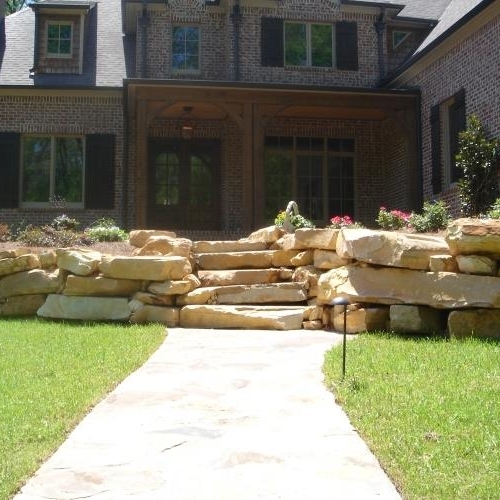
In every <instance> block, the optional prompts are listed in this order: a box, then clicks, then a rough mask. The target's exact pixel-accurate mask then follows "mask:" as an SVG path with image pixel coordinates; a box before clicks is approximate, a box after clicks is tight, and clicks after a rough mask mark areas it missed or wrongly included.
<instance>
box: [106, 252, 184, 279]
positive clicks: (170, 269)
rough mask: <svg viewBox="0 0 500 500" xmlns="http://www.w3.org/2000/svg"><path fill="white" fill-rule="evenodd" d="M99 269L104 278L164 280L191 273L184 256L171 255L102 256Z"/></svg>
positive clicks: (180, 277)
mask: <svg viewBox="0 0 500 500" xmlns="http://www.w3.org/2000/svg"><path fill="white" fill-rule="evenodd" d="M99 270H100V271H101V273H102V274H103V275H104V276H105V277H106V278H118V279H132V280H147V281H164V280H181V279H183V278H184V277H185V276H187V275H188V274H190V273H191V271H192V269H191V264H190V262H189V260H188V259H186V257H180V256H177V255H172V256H140V257H125V256H111V255H106V256H103V258H102V261H101V263H100V264H99Z"/></svg>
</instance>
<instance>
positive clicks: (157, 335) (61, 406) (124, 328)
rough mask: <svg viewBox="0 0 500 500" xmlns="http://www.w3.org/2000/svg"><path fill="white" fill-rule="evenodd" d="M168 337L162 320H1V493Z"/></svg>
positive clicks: (7, 494) (29, 472)
mask: <svg viewBox="0 0 500 500" xmlns="http://www.w3.org/2000/svg"><path fill="white" fill-rule="evenodd" d="M164 336H165V328H164V327H163V326H161V325H145V326H143V325H133V326H132V325H124V324H109V323H99V324H95V323H94V324H82V323H62V322H49V321H43V320H36V319H29V320H24V319H22V320H21V319H7V320H5V319H2V320H0V450H1V452H0V499H2V500H4V499H7V498H10V497H11V496H12V495H13V494H14V493H15V492H16V491H17V490H18V488H20V487H21V486H22V484H23V483H24V482H25V481H26V480H27V479H28V478H29V476H30V475H32V473H33V472H34V471H35V470H36V469H37V468H38V467H39V466H40V464H41V463H42V462H43V461H44V460H45V459H46V458H47V457H48V456H50V455H51V454H52V452H53V451H54V450H55V449H56V448H57V447H58V446H59V445H60V444H61V443H62V441H63V440H64V439H65V437H66V436H67V434H68V433H69V431H71V430H72V429H73V428H74V427H75V425H76V424H77V423H78V422H79V421H80V420H81V419H82V417H83V416H84V415H85V414H86V413H87V412H88V411H89V409H90V408H91V407H92V406H93V405H95V404H96V403H97V402H98V401H99V400H100V399H102V397H103V396H104V395H106V394H107V393H108V392H109V391H110V390H112V389H113V388H114V387H115V386H116V385H117V384H118V383H119V382H120V381H121V380H123V379H124V378H125V376H126V375H128V374H129V373H131V372H132V371H133V370H135V369H136V368H138V367H139V366H141V364H143V363H144V361H145V360H146V359H147V358H148V357H149V356H150V355H151V354H152V353H153V352H154V351H155V350H156V349H157V348H158V346H159V345H160V343H161V342H162V341H163V339H164Z"/></svg>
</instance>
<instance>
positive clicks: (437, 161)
mask: <svg viewBox="0 0 500 500" xmlns="http://www.w3.org/2000/svg"><path fill="white" fill-rule="evenodd" d="M430 125H431V168H432V194H438V193H440V192H441V189H442V187H441V184H442V180H441V129H440V125H439V104H436V105H435V106H432V108H431V119H430Z"/></svg>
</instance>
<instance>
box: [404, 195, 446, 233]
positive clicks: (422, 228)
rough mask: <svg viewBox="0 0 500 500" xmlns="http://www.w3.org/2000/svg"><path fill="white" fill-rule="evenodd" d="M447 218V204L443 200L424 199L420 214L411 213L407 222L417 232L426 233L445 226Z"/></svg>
mask: <svg viewBox="0 0 500 500" xmlns="http://www.w3.org/2000/svg"><path fill="white" fill-rule="evenodd" d="M449 219H450V216H449V213H448V205H447V204H446V203H445V202H444V201H436V202H428V201H426V202H424V207H423V209H422V213H421V214H417V213H412V214H411V216H410V219H409V224H410V226H411V227H412V228H413V229H415V231H417V233H427V232H435V231H439V230H440V229H444V228H446V226H447V225H448V221H449Z"/></svg>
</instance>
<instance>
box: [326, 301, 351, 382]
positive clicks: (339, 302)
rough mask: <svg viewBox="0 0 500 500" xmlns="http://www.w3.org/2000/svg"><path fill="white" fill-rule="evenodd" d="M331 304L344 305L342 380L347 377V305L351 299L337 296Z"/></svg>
mask: <svg viewBox="0 0 500 500" xmlns="http://www.w3.org/2000/svg"><path fill="white" fill-rule="evenodd" d="M330 305H333V306H344V337H343V344H342V380H344V378H345V357H346V340H347V339H346V330H347V306H348V305H349V299H347V298H346V297H335V298H334V299H333V300H332V301H331V302H330Z"/></svg>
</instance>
